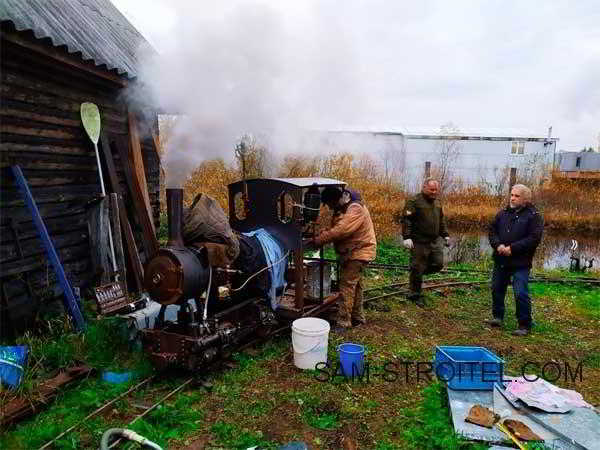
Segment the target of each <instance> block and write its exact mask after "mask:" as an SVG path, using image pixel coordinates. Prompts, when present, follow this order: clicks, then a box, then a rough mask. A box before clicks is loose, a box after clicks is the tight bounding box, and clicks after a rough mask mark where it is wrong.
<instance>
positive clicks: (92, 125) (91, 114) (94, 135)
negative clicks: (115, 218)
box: [81, 102, 119, 280]
mask: <svg viewBox="0 0 600 450" xmlns="http://www.w3.org/2000/svg"><path fill="white" fill-rule="evenodd" d="M81 122H82V123H83V128H84V129H85V132H86V133H87V135H88V137H89V138H90V140H91V141H92V144H94V150H95V151H96V161H97V162H98V174H99V175H100V187H101V188H102V197H106V191H105V189H104V178H103V177H102V165H101V163H100V153H98V139H100V127H101V122H100V111H99V110H98V107H97V106H96V105H95V104H94V103H89V102H85V103H82V104H81ZM108 242H109V243H110V256H111V261H112V266H113V274H114V276H115V280H118V279H119V273H118V271H117V259H116V257H115V246H114V244H113V237H112V229H111V226H110V221H109V222H108Z"/></svg>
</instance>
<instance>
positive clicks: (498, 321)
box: [483, 317, 504, 328]
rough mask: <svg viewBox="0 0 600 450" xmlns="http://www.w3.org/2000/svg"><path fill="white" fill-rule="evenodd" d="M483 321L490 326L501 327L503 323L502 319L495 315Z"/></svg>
mask: <svg viewBox="0 0 600 450" xmlns="http://www.w3.org/2000/svg"><path fill="white" fill-rule="evenodd" d="M483 322H484V323H485V324H486V325H489V326H490V327H496V328H502V325H503V323H504V321H503V320H502V319H498V318H497V317H494V318H493V319H486V320H484V321H483Z"/></svg>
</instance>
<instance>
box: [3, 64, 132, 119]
mask: <svg viewBox="0 0 600 450" xmlns="http://www.w3.org/2000/svg"><path fill="white" fill-rule="evenodd" d="M4 67H5V70H3V71H2V75H1V76H0V79H1V80H2V82H3V83H6V84H8V85H11V86H15V87H21V88H25V89H29V90H32V91H37V92H46V93H49V94H52V95H55V96H57V97H60V98H63V99H68V100H74V101H76V102H81V100H82V97H85V98H87V99H88V100H89V101H90V102H92V103H95V104H96V105H97V106H98V107H99V108H102V109H103V110H106V111H107V113H108V114H110V115H111V116H115V115H116V117H118V114H119V113H121V114H123V116H122V121H123V122H124V121H125V109H124V107H123V108H119V107H118V106H117V105H118V104H117V103H116V102H115V97H116V95H115V96H108V95H98V94H97V93H93V92H90V91H87V92H86V91H82V90H81V89H76V90H73V88H72V86H70V87H69V86H65V85H62V84H58V83H52V82H48V79H47V78H46V77H41V76H40V75H38V74H33V75H29V74H27V73H23V72H21V71H19V73H15V71H14V70H6V67H7V66H6V65H4ZM9 67H10V66H9ZM13 67H14V66H13ZM65 81H67V82H68V79H66V80H65ZM105 92H111V91H105ZM115 92H116V91H112V93H113V94H114V93H115Z"/></svg>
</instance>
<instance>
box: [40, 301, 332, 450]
mask: <svg viewBox="0 0 600 450" xmlns="http://www.w3.org/2000/svg"><path fill="white" fill-rule="evenodd" d="M323 306H324V305H318V306H317V307H313V308H312V309H310V310H308V311H307V313H311V311H313V310H319V309H322V307H323ZM290 327H291V323H290V324H289V325H284V326H281V327H279V328H277V329H275V330H273V331H271V333H269V334H268V335H266V336H264V337H258V338H256V339H253V340H251V341H249V342H247V343H245V344H243V345H241V346H240V347H236V348H235V349H234V351H235V352H239V351H242V350H244V349H246V348H248V347H251V346H253V345H257V344H261V343H264V342H266V341H268V340H269V339H271V338H273V337H275V336H277V335H279V334H281V333H282V332H284V331H285V330H287V329H288V328H290ZM226 361H227V359H226V358H225V359H220V360H217V361H215V362H213V363H212V364H209V365H208V366H207V367H206V369H205V370H204V371H203V372H202V373H198V374H194V375H193V376H191V377H188V378H186V379H185V380H184V381H183V382H182V383H180V384H179V385H178V386H177V387H176V388H174V389H171V390H168V389H161V390H159V393H158V394H159V395H160V394H165V395H162V396H161V397H160V399H159V400H157V401H156V402H155V403H154V404H152V406H150V407H149V408H147V409H146V410H145V411H144V412H142V413H141V414H138V415H137V416H135V418H133V420H131V421H130V422H129V423H128V424H127V425H125V428H126V427H127V426H130V425H132V424H133V423H135V422H137V421H138V420H139V419H141V418H142V417H144V416H145V415H147V414H148V413H150V412H151V411H153V410H154V409H156V408H157V407H158V406H159V405H161V404H162V403H164V402H165V401H166V400H168V399H169V398H170V397H172V396H173V395H175V394H176V393H177V392H179V391H181V390H182V389H184V388H185V387H186V386H188V385H189V384H190V383H192V382H193V381H194V380H196V381H197V382H198V384H199V385H201V386H204V387H206V388H207V389H208V386H207V384H206V382H205V381H204V380H203V376H205V375H206V374H207V373H209V372H211V371H212V370H214V369H215V368H217V367H218V366H219V365H221V366H223V365H224V363H225V362H226ZM158 378H159V377H158V375H156V374H155V375H152V376H149V377H147V378H145V379H143V380H142V381H140V382H139V383H137V384H135V385H134V386H132V387H131V388H129V389H128V390H127V391H125V392H123V393H121V394H119V395H117V396H116V397H114V398H113V399H112V400H109V401H107V402H106V403H104V404H103V405H102V406H100V407H99V408H97V409H96V410H94V411H92V412H91V413H90V414H88V415H87V416H85V417H84V418H83V419H81V420H80V421H79V422H77V423H76V424H75V425H73V426H71V427H69V428H68V429H66V430H65V431H63V432H62V433H60V434H59V435H58V436H56V437H55V438H54V439H52V440H51V441H48V442H47V443H45V444H44V445H42V446H41V447H40V448H39V450H44V449H46V448H48V447H50V446H51V445H52V444H53V443H55V442H56V441H57V440H59V439H61V438H62V437H64V436H66V435H67V434H69V433H71V432H72V431H74V430H76V429H77V428H79V427H80V426H81V425H83V424H84V423H86V422H87V421H88V420H89V419H91V418H92V417H94V416H97V415H98V414H100V413H101V412H102V411H104V410H105V409H106V408H108V407H109V406H111V405H113V404H114V403H116V402H117V401H119V400H121V399H124V398H126V397H129V396H131V395H132V394H134V393H135V392H137V391H138V390H139V389H141V388H142V387H144V386H146V387H148V386H151V385H152V382H156V381H157V380H158ZM157 397H158V395H157ZM120 442H122V438H119V439H118V440H116V441H115V442H113V443H112V444H111V445H110V447H109V448H113V447H115V446H116V445H118V444H119V443H120Z"/></svg>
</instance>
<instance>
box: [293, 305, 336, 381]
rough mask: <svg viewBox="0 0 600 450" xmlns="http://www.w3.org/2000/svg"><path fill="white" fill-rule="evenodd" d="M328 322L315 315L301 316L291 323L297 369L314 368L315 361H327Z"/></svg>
mask: <svg viewBox="0 0 600 450" xmlns="http://www.w3.org/2000/svg"><path fill="white" fill-rule="evenodd" d="M328 341H329V322H327V321H326V320H323V319H319V318H317V317H303V318H302V319H296V320H294V322H293V323H292V347H293V349H294V364H295V365H296V367H298V368H299V369H311V370H314V368H315V366H316V365H317V363H320V362H327V343H328Z"/></svg>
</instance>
